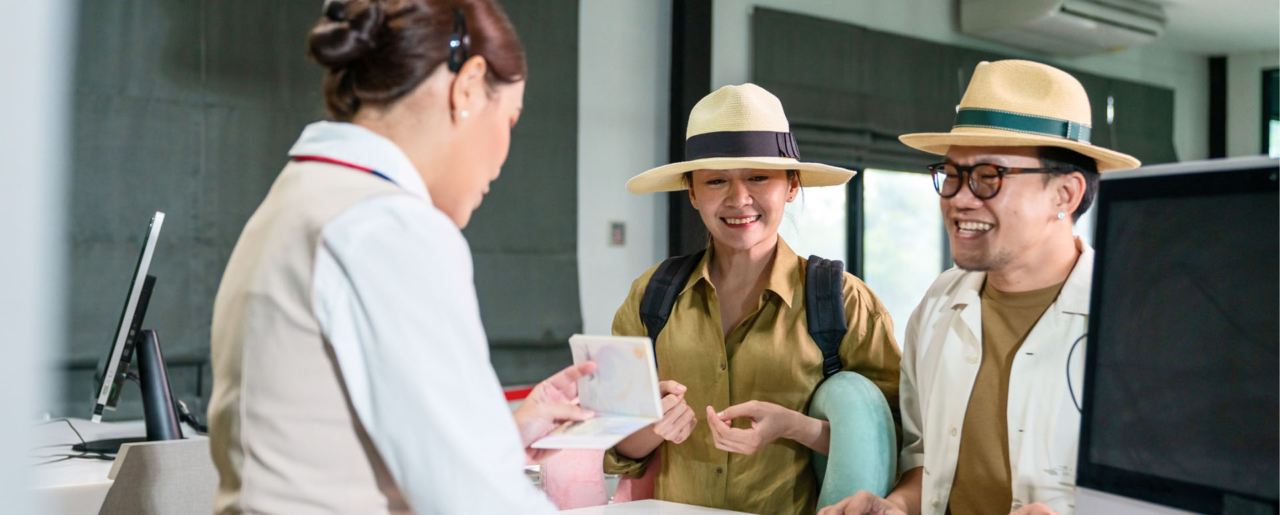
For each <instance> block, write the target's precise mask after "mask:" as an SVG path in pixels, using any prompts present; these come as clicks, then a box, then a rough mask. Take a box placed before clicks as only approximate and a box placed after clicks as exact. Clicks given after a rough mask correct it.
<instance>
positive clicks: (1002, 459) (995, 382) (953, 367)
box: [820, 60, 1140, 515]
mask: <svg viewBox="0 0 1280 515" xmlns="http://www.w3.org/2000/svg"><path fill="white" fill-rule="evenodd" d="M1089 113H1090V111H1089V99H1088V97H1087V96H1086V94H1085V91H1084V88H1083V87H1082V86H1081V85H1080V83H1079V82H1078V81H1077V80H1076V79H1075V78H1074V77H1072V76H1071V75H1069V74H1067V73H1066V72H1063V71H1061V70H1058V69H1056V68H1053V67H1050V66H1046V65H1043V64H1039V63H1033V62H1028V61H1012V60H1011V61H997V62H994V63H987V62H983V63H981V64H979V65H978V67H977V70H975V71H974V74H973V80H972V81H971V82H970V83H969V88H968V89H967V90H966V91H965V95H964V99H963V100H961V103H960V107H959V109H958V111H957V113H956V122H955V126H954V127H953V128H952V129H951V132H949V133H936V134H908V135H905V136H902V137H901V138H900V139H901V140H902V142H903V143H905V144H907V145H908V146H911V147H913V148H917V149H920V150H923V151H925V152H930V153H933V154H939V155H945V156H946V157H945V159H944V160H943V161H942V162H940V163H938V164H935V165H931V166H930V167H929V170H930V171H931V172H933V178H934V187H935V188H936V189H937V191H938V194H939V196H941V197H942V198H941V208H942V215H943V221H944V223H945V224H946V229H947V235H948V237H949V238H950V242H951V255H952V259H953V260H954V261H955V263H956V268H955V269H952V270H949V271H947V272H945V273H943V274H942V276H940V277H939V278H938V279H937V281H935V282H934V283H933V286H932V287H930V289H929V291H928V292H927V293H926V294H925V297H924V299H923V300H922V301H921V302H920V305H919V306H918V307H917V308H916V310H915V312H914V313H912V315H911V319H910V321H909V322H908V323H907V330H906V341H905V344H904V346H903V349H902V380H901V410H902V426H903V442H902V443H903V448H902V453H901V456H900V459H899V471H900V477H899V480H898V484H897V486H896V487H894V489H893V491H892V492H890V494H889V495H887V496H886V497H885V498H884V499H881V498H879V497H877V496H875V495H872V494H870V493H868V492H859V493H858V494H857V495H854V496H853V497H849V498H847V499H845V500H844V501H842V502H840V503H839V504H837V505H835V506H832V507H830V508H827V509H824V510H823V511H822V512H820V513H821V514H822V515H832V514H862V513H877V514H879V513H900V512H901V513H909V514H915V513H928V514H942V513H951V514H954V515H965V514H972V513H982V514H991V513H1010V512H1013V513H1017V514H1019V515H1022V514H1046V513H1071V512H1072V511H1073V505H1074V502H1075V501H1074V498H1075V493H1074V484H1075V463H1076V444H1077V440H1078V438H1079V431H1080V414H1079V406H1078V399H1079V397H1080V391H1079V389H1080V384H1081V380H1082V374H1083V363H1084V362H1083V358H1084V351H1085V349H1084V345H1083V336H1084V334H1085V330H1086V328H1087V326H1088V316H1089V289H1090V284H1091V280H1092V276H1093V249H1091V248H1089V246H1088V245H1086V244H1085V243H1084V242H1083V241H1081V240H1080V239H1079V238H1076V237H1075V236H1073V234H1072V225H1073V222H1074V221H1075V220H1077V219H1078V218H1079V217H1080V215H1081V214H1083V213H1084V212H1085V211H1086V210H1088V209H1089V205H1090V204H1091V203H1092V202H1093V197H1094V194H1095V193H1096V191H1097V188H1098V173H1099V172H1106V171H1112V170H1124V169H1129V168H1135V167H1137V166H1139V164H1140V163H1139V162H1138V160H1137V159H1134V158H1132V157H1130V156H1127V155H1124V154H1121V153H1119V152H1114V151H1111V150H1108V149H1105V148H1101V147H1097V146H1094V145H1091V144H1090V143H1089V133H1090V125H1089V124H1090V115H1089Z"/></svg>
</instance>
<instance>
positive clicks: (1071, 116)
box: [898, 60, 1142, 172]
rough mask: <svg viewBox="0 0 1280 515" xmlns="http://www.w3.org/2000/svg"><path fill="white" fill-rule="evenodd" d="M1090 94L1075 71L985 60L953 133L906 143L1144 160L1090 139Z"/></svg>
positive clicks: (1123, 164) (937, 149) (1119, 166)
mask: <svg viewBox="0 0 1280 515" xmlns="http://www.w3.org/2000/svg"><path fill="white" fill-rule="evenodd" d="M1092 132H1093V126H1092V124H1091V115H1090V110H1089V96H1088V95H1087V94H1085V91H1084V86H1081V85H1080V81H1077V80H1076V78H1075V77H1072V76H1071V74H1068V73H1067V72H1064V71H1062V70H1059V69H1057V68H1054V67H1052V66H1048V65H1044V64H1040V63H1035V62H1031V61H1018V60H1008V61H996V62H993V63H989V62H982V63H979V64H978V68H977V69H976V70H974V72H973V80H970V81H969V88H968V89H966V90H965V92H964V98H963V99H961V100H960V108H959V110H957V112H956V121H955V124H954V125H953V126H952V128H951V132H941V133H922V134H906V135H903V136H901V137H899V138H898V139H899V140H901V141H902V142H903V143H905V144H906V145H907V146H909V147H912V148H916V149H919V150H923V151H925V152H929V153H932V154H946V153H947V150H948V149H950V148H951V146H952V145H957V146H964V147H1062V148H1066V149H1070V150H1074V151H1076V152H1079V153H1081V154H1084V155H1086V156H1089V157H1092V158H1093V159H1094V160H1095V161H1097V162H1098V171H1099V172H1108V171H1115V170H1127V169H1130V168H1137V167H1139V166H1141V165H1142V163H1141V162H1139V161H1138V160H1137V159H1134V158H1133V156H1129V155H1126V154H1122V153H1120V152H1116V151H1114V150H1109V149H1105V148H1102V147H1099V146H1096V145H1094V144H1092V143H1090V142H1089V138H1090V136H1091V135H1092Z"/></svg>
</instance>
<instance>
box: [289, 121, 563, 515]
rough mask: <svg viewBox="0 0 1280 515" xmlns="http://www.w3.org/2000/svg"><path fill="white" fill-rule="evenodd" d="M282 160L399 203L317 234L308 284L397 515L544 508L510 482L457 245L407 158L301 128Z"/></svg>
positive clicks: (515, 439) (334, 126)
mask: <svg viewBox="0 0 1280 515" xmlns="http://www.w3.org/2000/svg"><path fill="white" fill-rule="evenodd" d="M289 155H290V156H317V157H323V158H328V159H334V160H338V161H342V162H346V163H351V164H355V165H358V166H362V167H366V168H372V169H373V170H375V171H377V172H379V173H380V174H382V175H383V176H385V177H386V178H388V179H390V180H391V181H393V182H395V183H396V184H397V185H399V186H400V187H401V188H404V189H405V190H406V191H408V192H409V193H411V194H412V195H382V196H377V197H373V198H370V199H368V200H366V201H364V202H362V203H360V204H357V205H355V206H354V207H352V208H350V209H348V210H347V211H345V212H344V213H342V214H341V215H339V216H338V217H336V218H335V219H334V220H332V221H331V222H329V223H328V224H327V225H325V227H324V229H323V230H322V232H321V243H320V248H319V249H317V253H316V263H315V276H314V281H315V283H314V284H313V291H314V292H315V297H314V299H313V304H314V309H315V313H316V317H317V319H318V320H319V323H320V328H321V331H322V332H323V333H324V336H325V338H326V339H327V340H328V341H329V343H330V344H331V345H332V346H333V351H334V354H335V355H336V357H337V361H338V365H339V368H340V369H341V372H342V379H343V382H344V383H345V385H346V388H347V393H348V395H349V397H350V399H351V404H352V405H353V406H354V408H355V411H356V414H357V415H358V416H359V418H360V423H361V424H362V425H363V427H364V429H365V431H366V432H367V433H368V435H369V438H370V439H371V441H372V442H373V444H374V445H375V446H376V447H377V449H378V451H379V453H380V454H381V456H382V458H383V460H384V461H385V463H386V466H387V468H388V469H389V471H390V472H391V474H392V476H393V477H394V478H395V481H396V484H397V486H398V487H399V488H400V490H401V492H402V493H403V495H404V497H405V499H406V500H407V501H408V502H409V504H410V506H412V508H413V509H414V511H415V512H417V513H419V514H431V513H442V514H454V513H476V514H486V513H495V514H496V513H503V514H505V513H550V512H553V511H555V509H554V507H553V506H552V505H551V503H550V502H549V501H547V498H546V496H544V495H543V494H542V493H541V492H539V491H538V490H537V489H536V488H534V487H533V485H532V483H530V482H529V480H528V479H527V478H526V477H525V475H524V471H523V466H524V459H525V458H524V449H523V446H522V445H521V442H520V437H519V434H518V432H517V430H516V426H515V423H514V421H513V419H512V418H511V411H510V409H509V408H508V405H507V403H506V401H505V399H504V398H503V394H502V388H501V385H500V384H499V383H498V378H497V375H496V374H495V373H494V371H493V367H492V365H491V364H490V361H489V346H488V340H487V339H486V337H485V332H484V327H483V326H482V325H481V322H480V309H479V305H478V303H477V300H476V292H475V284H474V283H473V280H472V261H471V249H470V247H469V246H468V245H467V241H466V239H465V238H464V237H463V235H462V232H461V231H459V230H458V228H457V226H455V225H454V223H453V221H452V220H450V218H449V217H448V216H446V215H445V214H444V213H443V212H441V211H440V210H438V209H436V208H435V207H434V206H433V205H432V203H431V197H430V196H429V195H428V193H427V189H426V186H425V185H424V184H423V182H422V179H421V177H420V176H419V175H418V172H417V170H416V169H414V167H413V164H412V163H410V161H409V159H408V157H406V156H405V154H404V153H403V152H402V151H401V150H400V148H399V147H397V146H396V145H395V144H394V143H392V142H391V141H390V140H387V139H386V138H383V137H382V136H379V135H377V134H375V133H373V132H371V131H369V130H366V129H364V128H362V127H360V126H358V125H353V124H346V123H331V122H320V123H315V124H312V125H310V126H308V127H307V129H306V130H305V131H304V132H303V135H302V137H301V138H299V140H298V142H297V143H296V144H295V145H294V147H293V148H292V149H291V150H290V151H289ZM352 173H366V172H360V171H357V170H352ZM334 409H341V407H340V406H335V407H334Z"/></svg>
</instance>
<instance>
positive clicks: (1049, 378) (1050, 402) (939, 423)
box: [898, 239, 1093, 515]
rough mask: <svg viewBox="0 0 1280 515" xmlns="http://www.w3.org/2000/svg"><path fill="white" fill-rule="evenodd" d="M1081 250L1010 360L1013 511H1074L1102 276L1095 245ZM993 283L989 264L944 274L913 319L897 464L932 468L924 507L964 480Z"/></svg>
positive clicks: (905, 354)
mask: <svg viewBox="0 0 1280 515" xmlns="http://www.w3.org/2000/svg"><path fill="white" fill-rule="evenodd" d="M1076 248H1077V250H1079V251H1080V258H1079V259H1078V260H1077V261H1076V265H1075V268H1073V269H1072V271H1071V274H1070V275H1069V276H1068V277H1067V281H1066V283H1065V284H1064V285H1063V287H1062V292H1061V293H1059V294H1058V298H1057V300H1055V301H1054V302H1053V304H1052V305H1050V306H1049V308H1048V309H1047V310H1046V311H1045V313H1044V315H1043V316H1041V317H1040V320H1039V321H1038V322H1036V324H1035V326H1034V327H1033V328H1032V329H1031V332H1030V333H1029V334H1027V337H1026V340H1025V341H1024V342H1023V343H1022V347H1021V348H1020V349H1019V351H1018V353H1017V355H1016V356H1015V357H1014V358H1013V363H1012V365H1011V367H1010V371H1009V395H1008V400H1007V402H1008V405H1007V408H1006V413H1005V416H1006V421H1007V424H1008V430H1007V433H1008V434H1007V437H1008V441H1009V474H1010V482H1011V493H1012V500H1011V502H1010V506H1009V508H1010V509H1009V510H1004V511H1005V512H1006V513H1007V512H1008V511H1011V510H1012V509H1014V508H1019V507H1021V506H1023V505H1025V504H1030V503H1034V502H1039V503H1044V504H1046V505H1048V506H1049V507H1050V508H1052V509H1054V510H1056V511H1057V512H1058V513H1061V514H1063V515H1068V514H1070V513H1073V512H1074V506H1075V475H1076V468H1075V464H1076V447H1077V442H1078V440H1079V436H1080V412H1079V411H1078V410H1077V408H1076V401H1075V400H1073V395H1074V398H1075V399H1079V398H1080V396H1081V383H1082V381H1083V376H1084V353H1085V342H1084V340H1083V339H1082V337H1083V336H1084V334H1085V331H1086V330H1087V328H1088V320H1089V291H1090V287H1091V281H1092V279H1093V249H1092V248H1089V246H1088V245H1086V244H1085V243H1084V242H1082V241H1080V240H1079V239H1077V240H1076ZM985 282H986V274H985V273H983V272H969V271H965V270H960V269H953V270H949V271H947V272H945V273H943V274H942V275H941V276H940V277H938V280H937V281H934V283H933V286H931V287H930V288H929V291H928V292H927V293H926V294H925V296H924V299H923V300H921V302H920V305H919V306H918V307H916V310H915V312H913V313H912V314H911V319H910V321H909V322H907V329H906V341H905V342H904V344H903V347H902V382H901V403H902V405H901V407H902V433H903V435H902V436H903V442H902V443H903V449H902V454H901V457H900V459H899V461H898V463H899V471H900V472H905V471H907V470H911V469H913V468H917V467H924V477H923V485H922V491H921V499H920V500H921V511H922V512H923V513H925V514H937V513H943V512H944V511H945V510H946V508H947V505H948V501H949V499H950V495H951V490H952V487H953V485H954V484H955V473H956V465H957V460H958V457H959V454H960V439H961V433H960V430H961V428H962V427H963V426H964V420H965V413H966V411H967V408H968V406H969V398H970V393H971V392H972V391H973V386H974V382H975V379H976V378H977V374H978V369H979V367H980V363H981V362H982V353H983V344H982V339H981V335H982V334H983V332H982V331H983V329H982V300H981V291H982V286H983V284H985ZM1073 346H1074V347H1075V349H1074V351H1073V350H1072V347H1073ZM1068 358H1069V359H1068ZM1068 376H1070V378H1071V379H1070V383H1071V387H1070V388H1068V384H1067V383H1068V380H1067V378H1068Z"/></svg>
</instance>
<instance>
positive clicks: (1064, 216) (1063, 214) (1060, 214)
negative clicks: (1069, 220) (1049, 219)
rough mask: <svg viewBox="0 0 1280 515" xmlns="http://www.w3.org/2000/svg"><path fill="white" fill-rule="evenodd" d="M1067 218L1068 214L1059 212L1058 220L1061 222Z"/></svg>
mask: <svg viewBox="0 0 1280 515" xmlns="http://www.w3.org/2000/svg"><path fill="white" fill-rule="evenodd" d="M1066 217H1067V214H1066V213H1064V212H1062V211H1058V219H1059V220H1061V219H1063V218H1066Z"/></svg>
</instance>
